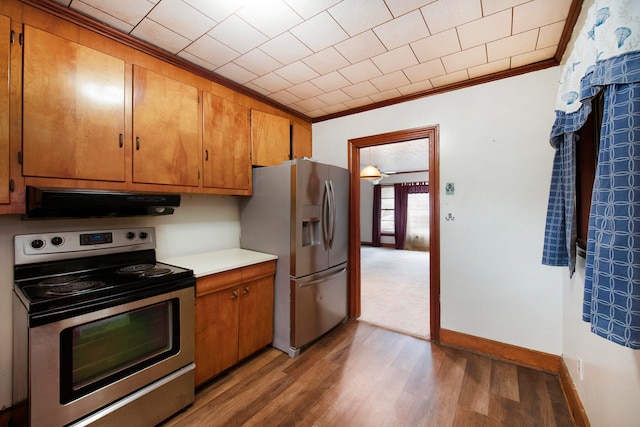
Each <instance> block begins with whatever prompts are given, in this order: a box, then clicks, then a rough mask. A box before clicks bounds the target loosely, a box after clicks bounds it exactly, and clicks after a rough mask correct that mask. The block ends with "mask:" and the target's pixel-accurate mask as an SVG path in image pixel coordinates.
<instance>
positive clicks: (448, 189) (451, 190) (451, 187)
mask: <svg viewBox="0 0 640 427" xmlns="http://www.w3.org/2000/svg"><path fill="white" fill-rule="evenodd" d="M444 192H445V194H446V195H447V196H453V195H454V194H455V192H456V186H455V184H454V183H453V182H447V183H446V184H445V186H444Z"/></svg>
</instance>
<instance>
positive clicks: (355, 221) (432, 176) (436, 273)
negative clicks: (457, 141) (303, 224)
mask: <svg viewBox="0 0 640 427" xmlns="http://www.w3.org/2000/svg"><path fill="white" fill-rule="evenodd" d="M439 129H440V127H439V125H434V126H426V127H420V128H413V129H406V130H400V131H395V132H388V133H382V134H378V135H371V136H364V137H360V138H353V139H350V140H349V141H348V143H349V148H348V149H349V172H350V180H351V183H350V185H349V187H350V191H351V196H350V197H349V212H350V213H349V284H350V286H349V317H350V318H352V319H355V318H358V317H360V314H361V301H360V296H361V288H360V285H361V283H360V278H361V275H360V150H361V149H362V148H366V147H374V146H376V145H384V144H393V143H396V142H406V141H413V140H416V139H423V138H428V139H429V236H430V237H429V245H430V250H429V305H430V319H429V320H430V325H429V330H430V339H431V340H432V341H439V340H440V172H439V164H440V158H439V145H440V143H439Z"/></svg>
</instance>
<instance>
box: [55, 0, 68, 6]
mask: <svg viewBox="0 0 640 427" xmlns="http://www.w3.org/2000/svg"><path fill="white" fill-rule="evenodd" d="M53 1H55V2H56V3H58V4H61V5H63V6H64V7H69V5H70V4H71V0H53Z"/></svg>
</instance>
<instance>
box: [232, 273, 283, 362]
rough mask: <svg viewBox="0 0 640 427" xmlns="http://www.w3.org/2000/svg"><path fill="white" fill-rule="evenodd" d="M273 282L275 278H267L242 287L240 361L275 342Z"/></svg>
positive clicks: (244, 284)
mask: <svg viewBox="0 0 640 427" xmlns="http://www.w3.org/2000/svg"><path fill="white" fill-rule="evenodd" d="M273 280H274V279H273V276H267V277H263V278H261V279H256V280H254V281H251V282H247V283H243V284H242V285H241V287H240V320H239V338H238V340H239V342H238V359H244V358H245V357H247V356H249V355H250V354H252V353H254V352H256V351H257V350H260V349H261V348H263V347H265V346H267V345H269V343H271V341H272V340H273Z"/></svg>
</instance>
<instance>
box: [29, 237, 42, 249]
mask: <svg viewBox="0 0 640 427" xmlns="http://www.w3.org/2000/svg"><path fill="white" fill-rule="evenodd" d="M31 247H32V248H33V249H42V248H43V247H44V240H42V239H35V240H32V241H31Z"/></svg>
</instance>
